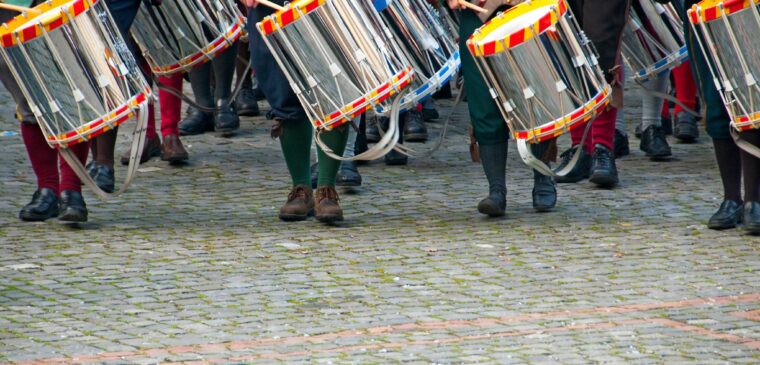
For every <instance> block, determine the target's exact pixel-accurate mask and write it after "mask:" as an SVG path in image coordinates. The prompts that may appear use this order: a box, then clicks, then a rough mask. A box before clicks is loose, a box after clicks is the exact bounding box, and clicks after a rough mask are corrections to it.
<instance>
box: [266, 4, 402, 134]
mask: <svg viewBox="0 0 760 365" xmlns="http://www.w3.org/2000/svg"><path fill="white" fill-rule="evenodd" d="M256 26H257V28H258V29H259V31H260V32H261V34H262V35H263V39H264V42H265V43H266V44H267V47H268V48H269V49H270V50H271V52H272V55H273V56H274V58H275V59H276V60H277V63H278V64H279V65H280V68H282V70H283V73H284V74H285V75H286V77H287V78H288V81H289V82H290V86H291V87H292V89H293V91H294V92H295V94H296V95H297V96H298V99H299V100H300V102H301V105H302V106H303V107H304V110H305V111H306V113H307V115H308V116H309V118H310V119H311V121H312V124H313V125H314V127H315V128H316V129H317V130H318V131H325V130H331V129H333V128H334V127H337V126H339V125H341V124H344V123H346V122H347V121H349V120H351V119H352V118H355V117H357V116H359V115H361V114H362V113H364V112H366V111H367V110H369V109H372V108H373V107H374V108H377V107H378V106H379V107H381V108H388V107H389V106H390V102H389V101H388V98H389V97H390V96H392V95H394V94H396V93H398V92H400V91H401V90H402V89H404V88H405V87H406V86H408V85H409V84H410V82H411V81H412V79H413V75H414V71H413V69H412V67H411V66H410V65H409V62H408V61H407V60H406V59H405V57H404V55H403V53H402V51H401V50H400V49H399V47H398V45H396V44H395V43H394V42H388V41H387V40H386V39H384V38H383V37H382V35H384V34H388V32H389V30H388V29H386V28H385V27H384V25H383V23H382V20H381V19H380V17H379V15H378V14H377V12H376V11H375V9H374V8H373V6H372V3H370V2H369V1H353V0H350V1H349V0H297V1H294V2H291V3H290V4H289V5H287V6H286V7H285V10H283V11H278V12H276V13H274V14H272V15H270V16H268V17H266V18H264V20H263V21H261V22H259V23H258V24H257V25H256Z"/></svg>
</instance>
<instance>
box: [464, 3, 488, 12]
mask: <svg viewBox="0 0 760 365" xmlns="http://www.w3.org/2000/svg"><path fill="white" fill-rule="evenodd" d="M459 5H462V6H464V7H465V8H468V9H470V10H475V11H477V12H478V13H487V12H488V10H486V9H484V8H481V7H480V6H477V5H475V4H473V3H471V2H468V1H466V0H459Z"/></svg>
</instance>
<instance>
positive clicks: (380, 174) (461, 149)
mask: <svg viewBox="0 0 760 365" xmlns="http://www.w3.org/2000/svg"><path fill="white" fill-rule="evenodd" d="M636 99H637V93H636V92H630V93H628V100H629V108H628V111H627V112H628V115H627V119H628V124H629V127H630V129H631V130H632V127H633V122H634V120H635V118H636V115H637V110H636V108H635V105H636ZM443 105H444V107H442V108H441V109H442V110H441V111H442V114H444V115H445V113H447V111H448V110H449V106H450V103H443ZM262 106H263V105H262ZM0 111H1V112H0V131H4V130H5V131H17V125H16V123H15V122H14V121H12V120H11V119H12V113H11V102H10V100H9V97H8V95H7V94H5V93H4V92H3V93H2V94H0ZM464 111H465V107H464V106H460V108H459V109H458V110H457V114H456V117H455V125H454V128H453V131H452V133H451V134H450V136H449V137H448V139H447V144H446V146H445V148H444V149H442V150H441V151H440V152H439V153H438V154H437V155H435V156H434V157H433V158H431V159H426V160H413V161H412V162H411V164H410V165H409V166H408V167H386V166H385V165H383V164H382V163H373V164H372V165H371V166H369V167H363V168H362V172H363V174H364V178H365V185H364V186H363V187H362V188H360V189H357V190H355V191H351V192H346V191H344V192H342V195H341V197H342V201H343V206H344V208H345V210H346V214H347V221H346V222H344V223H342V224H340V225H338V226H336V227H327V226H324V225H321V224H318V223H317V222H315V221H313V220H310V221H307V222H302V223H291V224H287V223H283V222H280V221H278V219H277V215H276V214H277V209H278V208H279V206H280V205H281V204H282V203H283V202H284V199H285V197H286V194H287V192H288V188H289V180H288V176H287V173H286V170H285V166H284V163H283V160H282V158H281V155H280V150H279V145H278V143H277V142H275V141H272V140H271V139H270V138H269V137H268V134H267V127H268V124H267V123H266V122H265V121H264V119H263V118H247V119H244V122H243V124H242V125H243V127H242V130H241V132H240V134H239V135H238V136H237V137H235V138H232V139H222V138H218V137H215V136H212V135H205V136H200V137H188V138H184V141H185V143H186V145H187V146H188V147H189V151H190V153H191V159H192V161H191V163H190V164H189V165H187V166H185V167H180V168H175V167H170V166H168V165H167V164H166V163H163V162H160V161H157V160H154V161H151V162H150V163H147V164H146V165H144V166H143V171H144V172H143V173H142V174H140V176H139V177H138V180H137V182H136V183H135V184H134V186H133V187H132V188H131V190H130V191H129V192H128V193H127V194H126V195H124V196H122V197H120V198H118V199H116V200H113V201H101V200H98V199H96V198H95V197H94V196H93V195H92V194H89V193H88V194H86V199H87V202H88V206H89V209H90V223H88V224H86V225H84V226H82V227H80V228H72V227H68V226H64V225H60V224H59V223H57V222H55V221H50V222H47V223H40V224H29V223H22V222H20V221H18V219H17V212H18V209H19V208H20V207H21V206H22V205H23V204H25V203H26V202H27V201H28V199H29V197H30V196H31V194H32V192H33V191H34V189H35V179H34V176H33V174H32V171H31V169H30V167H29V164H28V162H27V157H26V155H25V152H24V149H23V145H22V142H21V139H20V137H19V136H6V137H0V151H1V153H0V166H2V167H0V191H2V194H1V195H2V200H0V363H2V362H22V363H23V362H27V363H59V362H60V363H76V362H82V363H113V364H132V363H155V362H172V361H186V362H192V361H201V363H202V362H204V361H205V362H219V363H260V364H271V363H303V364H307V363H308V364H315V363H316V364H331V363H332V364H388V363H404V364H439V363H440V364H459V363H466V364H476V363H478V364H480V363H492V364H505V363H544V364H589V363H605V364H608V363H609V364H624V363H625V364H627V363H636V364H650V363H652V364H654V363H657V364H679V363H694V364H713V363H747V364H750V363H754V364H757V363H760V311H759V310H760V276H759V273H760V238H758V237H750V236H747V235H745V234H744V233H743V232H742V231H741V230H730V231H725V232H715V231H711V230H708V229H707V228H706V227H705V221H706V219H707V218H708V217H709V215H710V214H711V213H712V212H713V211H714V209H716V207H717V206H718V205H719V203H720V200H721V197H720V183H719V180H718V175H717V171H716V167H715V163H714V159H713V157H712V150H711V145H710V143H709V141H708V140H707V138H705V137H704V136H703V137H702V138H701V139H700V143H698V144H693V145H682V144H674V145H673V149H674V154H675V156H676V159H674V160H673V161H671V162H667V163H653V162H650V161H648V160H647V159H645V158H644V157H643V154H642V153H641V152H639V151H638V150H637V148H635V147H637V143H638V141H637V140H635V139H633V138H632V139H631V143H632V149H633V150H634V151H633V155H632V156H629V157H626V158H624V159H623V160H621V161H619V168H620V170H621V177H622V184H621V186H620V187H619V188H617V189H614V190H597V189H594V188H593V187H592V186H591V185H590V184H589V183H588V182H583V183H580V184H577V185H563V186H561V187H560V191H559V194H560V203H559V206H558V208H557V209H556V211H555V212H552V213H548V214H537V213H534V212H533V211H532V209H531V206H530V189H531V185H532V184H531V179H530V176H531V174H530V172H529V171H528V170H527V169H526V168H525V167H523V166H522V163H521V162H520V161H519V159H518V156H517V154H516V153H515V151H514V149H513V150H511V152H510V153H511V156H510V161H509V167H510V173H509V189H510V191H509V200H508V216H507V218H506V219H486V218H483V217H481V216H480V215H479V214H478V213H477V211H476V210H475V205H476V203H477V201H478V200H479V199H480V198H482V197H483V194H484V192H485V191H486V183H485V179H484V178H483V176H482V172H481V168H480V166H478V165H475V164H472V163H471V162H469V159H468V155H467V152H466V151H467V145H466V137H465V136H464V133H463V131H464V128H465V123H466V116H465V114H464ZM431 127H432V131H433V132H434V134H437V133H438V131H439V126H436V125H432V126H431ZM123 132H126V131H123ZM126 145H127V139H126V138H123V139H122V140H121V147H125V146H126ZM428 146H429V144H428V145H426V146H423V145H416V146H414V147H417V148H418V149H424V148H425V147H428ZM123 171H124V168H119V173H123Z"/></svg>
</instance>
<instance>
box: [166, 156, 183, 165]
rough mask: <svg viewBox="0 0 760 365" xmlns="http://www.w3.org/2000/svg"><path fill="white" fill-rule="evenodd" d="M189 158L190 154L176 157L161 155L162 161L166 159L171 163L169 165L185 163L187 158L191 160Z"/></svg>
mask: <svg viewBox="0 0 760 365" xmlns="http://www.w3.org/2000/svg"><path fill="white" fill-rule="evenodd" d="M189 159H190V158H189V157H188V156H183V157H174V158H165V157H163V156H162V157H161V161H166V162H168V163H169V165H179V164H183V163H185V162H187V160H189Z"/></svg>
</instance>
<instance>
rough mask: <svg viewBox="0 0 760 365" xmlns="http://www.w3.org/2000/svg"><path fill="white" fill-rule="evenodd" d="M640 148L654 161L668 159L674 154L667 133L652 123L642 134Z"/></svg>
mask: <svg viewBox="0 0 760 365" xmlns="http://www.w3.org/2000/svg"><path fill="white" fill-rule="evenodd" d="M639 148H640V149H641V150H642V151H644V152H646V155H647V157H649V158H651V159H652V160H653V161H662V160H666V159H668V158H669V157H670V156H672V155H673V153H672V152H671V150H670V145H668V140H667V139H666V138H665V133H664V132H663V131H662V128H660V127H658V126H656V125H650V126H649V127H647V128H646V129H645V130H644V132H643V133H642V134H641V143H640V144H639Z"/></svg>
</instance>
